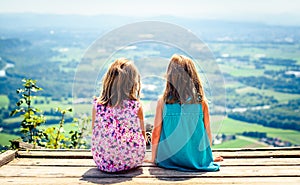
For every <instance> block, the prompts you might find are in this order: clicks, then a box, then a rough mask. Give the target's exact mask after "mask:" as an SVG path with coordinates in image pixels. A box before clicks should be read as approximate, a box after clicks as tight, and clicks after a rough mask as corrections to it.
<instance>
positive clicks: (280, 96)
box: [236, 86, 300, 103]
mask: <svg viewBox="0 0 300 185" xmlns="http://www.w3.org/2000/svg"><path fill="white" fill-rule="evenodd" d="M236 92H237V93H247V92H249V93H250V92H251V93H259V94H263V95H265V96H273V97H274V98H275V99H277V100H278V102H279V103H287V102H288V101H289V100H294V99H299V98H300V94H288V93H281V92H275V91H272V90H267V89H265V90H262V89H257V88H255V87H249V86H246V87H242V88H239V89H237V90H236Z"/></svg>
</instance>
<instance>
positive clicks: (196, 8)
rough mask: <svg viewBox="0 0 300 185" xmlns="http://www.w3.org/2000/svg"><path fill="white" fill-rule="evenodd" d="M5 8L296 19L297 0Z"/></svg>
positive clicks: (110, 1) (1, 5) (57, 2)
mask: <svg viewBox="0 0 300 185" xmlns="http://www.w3.org/2000/svg"><path fill="white" fill-rule="evenodd" d="M8 12H19V13H21V12H22V13H23V12H31V13H55V14H84V15H96V14H114V15H127V16H145V17H148V16H159V15H170V16H179V17H193V18H202V19H227V20H253V21H257V20H262V21H269V22H276V21H279V22H284V21H287V22H300V0H205V1H204V0H150V1H142V0H0V13H8Z"/></svg>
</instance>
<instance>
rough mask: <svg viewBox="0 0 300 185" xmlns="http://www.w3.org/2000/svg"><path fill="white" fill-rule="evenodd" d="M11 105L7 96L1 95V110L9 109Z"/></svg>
mask: <svg viewBox="0 0 300 185" xmlns="http://www.w3.org/2000/svg"><path fill="white" fill-rule="evenodd" d="M8 105H9V99H8V97H7V95H0V109H1V108H4V109H7V108H8Z"/></svg>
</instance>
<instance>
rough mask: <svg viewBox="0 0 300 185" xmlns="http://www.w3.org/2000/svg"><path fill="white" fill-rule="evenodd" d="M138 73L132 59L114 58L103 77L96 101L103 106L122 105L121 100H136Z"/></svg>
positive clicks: (137, 97) (138, 91) (138, 81)
mask: <svg viewBox="0 0 300 185" xmlns="http://www.w3.org/2000/svg"><path fill="white" fill-rule="evenodd" d="M139 95H140V75H139V72H138V70H137V68H136V67H135V65H134V64H133V62H132V61H130V60H128V59H126V58H119V59H117V60H115V61H114V62H113V63H112V64H111V66H110V68H109V69H108V71H107V73H106V75H105V76H104V78H103V86H102V92H101V96H100V99H99V100H98V102H99V103H100V104H102V105H105V106H111V107H114V106H119V105H122V102H123V100H128V99H129V100H138V99H139Z"/></svg>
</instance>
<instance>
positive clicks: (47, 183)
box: [0, 177, 300, 185]
mask: <svg viewBox="0 0 300 185" xmlns="http://www.w3.org/2000/svg"><path fill="white" fill-rule="evenodd" d="M283 182H284V183H286V184H289V185H298V184H299V182H300V178H298V177H295V178H289V177H275V178H273V177H272V178H270V177H264V178H257V177H254V178H192V179H190V178H173V179H163V178H117V179H116V178H101V179H99V178H41V177H37V178H31V177H12V178H0V184H1V185H6V184H18V185H40V184H43V185H52V184H60V185H65V184H84V185H85V184H94V183H95V184H115V183H120V184H126V185H132V184H135V185H136V184H137V185H145V184H184V185H185V184H187V185H194V184H254V185H255V184H264V185H281V184H282V183H283Z"/></svg>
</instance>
